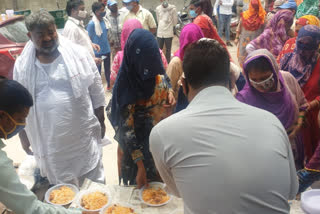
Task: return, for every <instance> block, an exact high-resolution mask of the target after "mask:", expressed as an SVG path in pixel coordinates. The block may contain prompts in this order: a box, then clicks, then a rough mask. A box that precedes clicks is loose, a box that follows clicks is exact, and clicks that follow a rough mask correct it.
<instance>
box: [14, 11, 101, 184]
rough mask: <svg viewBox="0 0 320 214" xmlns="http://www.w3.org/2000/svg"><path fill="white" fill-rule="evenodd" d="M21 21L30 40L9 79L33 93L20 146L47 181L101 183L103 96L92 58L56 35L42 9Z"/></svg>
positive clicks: (48, 17) (53, 25)
mask: <svg viewBox="0 0 320 214" xmlns="http://www.w3.org/2000/svg"><path fill="white" fill-rule="evenodd" d="M26 26H27V29H28V31H29V32H28V36H29V37H30V41H29V42H28V43H27V45H26V46H25V48H24V50H23V52H22V54H21V56H20V57H19V58H18V59H17V61H16V64H15V67H14V79H15V80H16V81H18V82H19V83H21V84H22V85H23V86H24V87H26V88H27V89H28V91H29V92H30V93H31V95H32V97H33V98H34V106H33V107H32V108H31V109H30V114H29V116H28V118H27V123H28V126H27V127H26V129H25V131H23V132H21V133H20V139H21V143H22V145H23V148H24V149H25V151H26V152H27V153H29V154H31V153H32V152H33V154H34V156H35V159H36V161H37V164H38V166H39V168H40V171H41V175H42V176H44V177H47V178H48V180H49V182H50V183H51V184H58V183H73V184H76V185H81V184H82V183H83V181H84V179H85V178H89V179H91V180H93V181H96V182H101V183H103V182H104V181H105V176H104V170H103V165H102V161H101V157H102V152H101V148H100V147H99V144H100V143H101V139H102V138H103V137H104V134H105V125H104V106H105V97H104V90H103V86H102V81H101V77H100V75H99V72H98V69H97V66H96V64H95V62H94V60H93V57H92V56H91V55H90V53H89V52H88V51H86V50H85V49H84V48H83V47H81V46H79V45H76V44H74V43H72V42H70V40H66V39H65V38H64V37H63V36H61V35H58V34H57V31H56V26H55V20H54V18H53V17H52V16H51V15H50V14H49V13H48V12H47V11H45V10H40V11H38V12H35V13H33V14H31V15H30V16H28V17H27V19H26ZM30 145H31V148H32V152H31V150H30V148H29V147H30Z"/></svg>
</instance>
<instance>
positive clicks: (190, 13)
mask: <svg viewBox="0 0 320 214" xmlns="http://www.w3.org/2000/svg"><path fill="white" fill-rule="evenodd" d="M189 15H190V17H191V18H196V17H197V16H198V14H197V13H196V11H195V10H189Z"/></svg>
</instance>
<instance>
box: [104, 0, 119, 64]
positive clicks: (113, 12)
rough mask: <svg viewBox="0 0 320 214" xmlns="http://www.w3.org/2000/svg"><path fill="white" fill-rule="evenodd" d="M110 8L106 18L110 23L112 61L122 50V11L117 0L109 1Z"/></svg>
mask: <svg viewBox="0 0 320 214" xmlns="http://www.w3.org/2000/svg"><path fill="white" fill-rule="evenodd" d="M108 8H109V10H108V11H107V16H106V19H107V20H108V21H109V23H110V26H111V28H110V32H109V35H110V36H109V42H110V47H111V62H113V58H114V57H115V55H116V54H117V52H118V51H120V50H121V24H120V16H121V15H120V13H119V10H118V3H117V1H116V0H109V1H108Z"/></svg>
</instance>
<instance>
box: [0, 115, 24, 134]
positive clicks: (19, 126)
mask: <svg viewBox="0 0 320 214" xmlns="http://www.w3.org/2000/svg"><path fill="white" fill-rule="evenodd" d="M4 113H5V114H6V115H7V116H8V118H9V119H10V120H11V121H12V123H14V127H13V128H12V130H11V131H9V132H6V131H5V130H4V129H3V128H2V127H1V126H0V131H1V132H2V133H3V134H4V139H6V140H7V139H10V138H12V137H13V136H15V135H16V134H18V133H19V132H20V131H21V130H23V129H24V128H25V127H26V124H25V123H18V122H16V121H15V120H14V119H13V118H12V117H11V116H10V115H9V114H8V113H7V112H4Z"/></svg>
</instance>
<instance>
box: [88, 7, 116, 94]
mask: <svg viewBox="0 0 320 214" xmlns="http://www.w3.org/2000/svg"><path fill="white" fill-rule="evenodd" d="M92 12H93V14H94V15H93V17H92V20H91V21H90V22H89V24H88V26H87V31H88V33H89V37H90V39H91V41H92V42H93V43H95V44H98V45H99V46H100V51H99V52H98V51H95V52H94V53H95V56H96V57H97V58H101V59H102V60H103V67H104V74H105V77H106V81H107V84H108V90H109V89H110V44H109V40H108V36H110V29H111V24H110V22H109V21H108V20H107V19H106V18H105V16H106V11H105V5H104V4H103V3H100V2H95V3H93V4H92ZM101 67H102V66H101V65H99V66H98V69H99V72H100V74H101Z"/></svg>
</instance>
